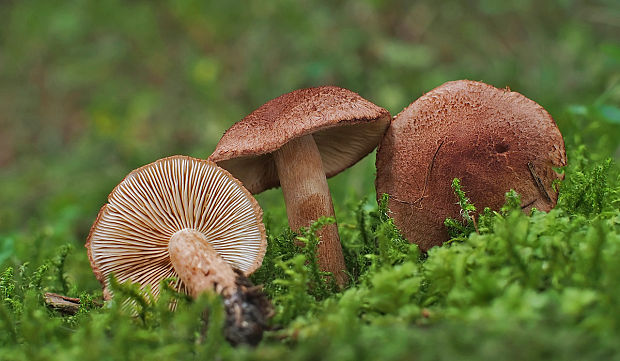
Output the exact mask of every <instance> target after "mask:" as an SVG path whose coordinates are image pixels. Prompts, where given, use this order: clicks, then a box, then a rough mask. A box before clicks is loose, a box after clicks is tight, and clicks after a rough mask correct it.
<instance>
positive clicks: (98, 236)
mask: <svg viewBox="0 0 620 361" xmlns="http://www.w3.org/2000/svg"><path fill="white" fill-rule="evenodd" d="M86 248H87V249H88V257H89V259H90V263H91V266H92V268H93V271H94V273H95V275H96V277H97V279H98V280H99V281H100V282H101V284H102V285H103V294H104V298H105V299H110V298H111V297H112V292H111V290H110V280H109V277H110V275H111V274H114V276H115V277H116V278H117V279H118V280H119V281H120V282H124V281H131V282H134V283H139V284H140V287H141V289H143V290H146V289H147V287H149V288H150V290H151V292H152V294H153V295H154V296H155V297H157V296H158V295H159V292H160V290H159V285H160V282H161V281H162V280H164V279H167V278H171V277H173V278H176V279H177V281H176V282H175V283H174V284H173V285H172V286H173V287H174V288H175V289H177V290H179V291H182V292H185V293H188V294H190V295H191V296H193V297H197V296H198V295H199V294H200V293H202V292H213V291H214V292H217V293H219V294H221V295H222V296H223V297H224V300H225V305H226V312H227V328H226V330H225V332H226V337H227V338H228V340H229V341H230V342H231V343H233V344H236V343H256V342H258V340H260V337H261V336H262V329H263V328H264V327H265V326H266V321H267V317H268V316H269V314H270V306H269V302H268V301H267V299H266V298H265V297H264V296H263V295H262V293H261V292H260V291H259V290H258V289H257V288H255V287H252V286H251V283H249V281H248V280H247V278H246V276H247V275H249V274H251V273H252V272H253V271H254V270H256V269H257V268H258V267H259V266H260V264H261V262H262V259H263V256H264V255H265V250H266V236H265V228H264V225H263V223H262V210H261V208H260V206H259V205H258V203H257V202H256V200H255V199H254V197H252V195H251V194H250V192H248V191H247V190H246V189H245V188H244V187H243V186H242V184H241V183H240V182H239V181H238V180H236V179H235V178H234V177H232V176H231V175H230V173H228V172H227V171H225V170H223V169H221V168H219V167H217V166H216V165H215V164H214V163H212V162H209V161H204V160H199V159H195V158H190V157H185V156H173V157H169V158H164V159H160V160H158V161H156V162H153V163H151V164H148V165H146V166H143V167H141V168H139V169H136V170H134V171H133V172H131V173H130V174H129V175H128V176H127V177H126V178H125V179H123V181H122V182H121V183H120V184H119V185H117V186H116V188H114V190H113V191H112V193H110V195H109V197H108V203H107V204H105V205H104V206H103V207H102V208H101V210H100V211H99V215H98V216H97V219H96V221H95V223H94V224H93V226H92V228H91V231H90V234H89V236H88V240H87V242H86Z"/></svg>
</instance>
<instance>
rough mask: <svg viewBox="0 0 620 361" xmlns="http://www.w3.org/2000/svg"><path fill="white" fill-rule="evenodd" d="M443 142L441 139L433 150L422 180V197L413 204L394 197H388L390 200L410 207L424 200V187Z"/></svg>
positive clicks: (426, 184)
mask: <svg viewBox="0 0 620 361" xmlns="http://www.w3.org/2000/svg"><path fill="white" fill-rule="evenodd" d="M444 142H445V139H443V140H442V141H441V143H439V145H438V146H437V149H436V150H435V153H434V154H433V158H432V159H431V162H430V163H429V165H428V170H427V172H426V177H425V178H424V188H422V195H421V196H420V198H418V199H416V200H414V201H413V202H407V201H403V200H401V199H398V198H396V197H390V198H392V199H394V200H395V201H396V202H399V203H405V204H409V205H411V206H413V205H415V204H416V203H420V202H422V200H423V199H424V198H426V187H427V186H428V181H429V179H430V177H431V172H432V171H433V166H434V165H435V159H436V158H437V154H438V153H439V149H441V146H442V145H443V143H444ZM418 208H419V209H422V207H421V206H420V207H418Z"/></svg>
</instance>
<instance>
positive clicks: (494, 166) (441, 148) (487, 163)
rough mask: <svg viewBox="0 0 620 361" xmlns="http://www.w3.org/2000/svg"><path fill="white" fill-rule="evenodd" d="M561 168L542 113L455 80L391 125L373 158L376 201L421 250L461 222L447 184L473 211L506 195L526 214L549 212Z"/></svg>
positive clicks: (550, 124) (525, 102) (556, 141)
mask: <svg viewBox="0 0 620 361" xmlns="http://www.w3.org/2000/svg"><path fill="white" fill-rule="evenodd" d="M564 165H566V153H565V150H564V140H563V138H562V135H561V134H560V131H559V130H558V127H557V126H556V124H555V122H554V121H553V119H552V118H551V116H550V115H549V113H547V111H545V109H543V108H542V107H541V106H540V105H538V104H536V103H535V102H534V101H532V100H530V99H528V98H526V97H524V96H523V95H521V94H519V93H516V92H511V91H509V90H504V89H497V88H495V87H493V86H490V85H487V84H484V83H480V82H474V81H468V80H460V81H453V82H448V83H445V84H443V85H442V86H440V87H438V88H436V89H434V90H432V91H430V92H428V93H426V94H425V95H423V96H422V97H420V98H419V99H418V100H416V101H415V102H413V103H412V104H411V105H409V106H408V107H407V108H405V109H404V110H403V111H402V112H401V113H400V114H398V116H396V118H395V119H394V120H393V121H392V124H391V125H390V127H389V129H388V131H387V132H386V135H385V137H384V139H383V140H382V142H381V144H380V145H379V149H378V151H377V179H376V188H377V196H378V197H380V196H381V195H382V194H384V193H387V194H389V195H390V201H389V209H390V211H391V214H390V215H391V216H392V217H393V218H394V221H395V223H396V225H397V226H398V228H399V229H400V230H401V232H402V233H403V235H404V236H405V237H406V238H407V239H408V240H409V241H410V242H413V243H416V244H418V245H419V246H420V248H421V249H422V250H427V249H429V248H431V247H432V246H435V245H440V244H442V243H443V242H444V241H446V240H447V239H448V233H447V230H446V229H445V227H444V220H445V219H446V218H448V217H451V218H456V219H459V218H460V215H459V212H460V208H459V205H458V204H457V199H456V197H455V195H454V191H453V190H452V189H451V183H452V180H453V179H454V178H460V179H461V184H462V186H463V189H464V190H465V192H466V193H467V196H468V197H469V198H470V200H471V201H472V202H473V203H474V204H475V205H476V207H477V208H478V209H479V210H482V209H483V208H484V207H490V208H492V209H496V210H497V209H498V208H500V207H501V206H502V205H503V203H504V201H505V200H504V194H505V193H506V192H507V191H509V190H510V189H514V190H516V191H517V192H518V193H519V194H520V195H521V200H522V202H523V204H522V206H523V208H524V209H530V208H532V207H536V208H537V209H539V210H543V211H549V210H550V209H551V208H553V207H554V206H555V204H556V201H557V197H558V195H557V193H556V192H555V191H554V190H553V188H552V183H553V182H554V181H555V180H556V179H561V178H563V175H560V174H558V173H557V172H555V171H554V169H553V168H554V167H561V166H564Z"/></svg>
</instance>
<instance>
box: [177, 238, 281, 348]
mask: <svg viewBox="0 0 620 361" xmlns="http://www.w3.org/2000/svg"><path fill="white" fill-rule="evenodd" d="M168 249H169V251H170V261H171V262H172V265H173V267H174V269H175V271H176V272H177V274H178V275H179V278H181V280H182V281H183V283H184V284H185V285H186V286H187V288H188V290H189V292H190V294H191V295H192V297H194V298H196V297H198V296H199V295H200V294H201V293H202V292H216V293H218V294H220V295H222V297H223V298H224V307H225V309H226V324H225V328H224V334H225V336H226V339H227V340H228V341H229V342H230V343H231V344H232V345H238V344H249V345H256V344H257V343H258V342H260V340H261V339H262V336H263V331H264V330H265V329H266V328H267V321H268V320H269V318H270V317H271V316H272V315H273V308H272V306H271V303H270V302H269V300H268V299H267V297H266V296H265V295H264V294H263V292H262V290H261V288H260V287H256V286H254V285H253V284H252V282H251V281H250V280H249V279H248V278H247V277H245V275H244V274H243V272H241V271H240V270H238V269H235V268H233V267H232V266H231V265H230V264H229V263H228V262H226V261H225V260H224V259H222V258H221V257H220V256H219V255H218V254H217V252H216V251H215V250H214V249H213V247H211V246H210V245H209V243H208V241H207V240H206V238H205V236H204V235H203V234H202V233H200V232H198V231H195V230H191V229H184V230H181V231H178V232H177V233H175V234H174V235H173V236H172V238H171V239H170V244H169V246H168Z"/></svg>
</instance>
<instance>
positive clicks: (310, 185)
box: [273, 135, 347, 285]
mask: <svg viewBox="0 0 620 361" xmlns="http://www.w3.org/2000/svg"><path fill="white" fill-rule="evenodd" d="M273 158H274V160H275V163H276V169H277V172H278V177H279V179H280V185H281V186H282V193H283V195H284V203H285V204H286V213H287V215H288V223H289V226H290V227H291V229H293V230H298V229H299V228H300V227H308V226H309V225H310V223H312V222H313V221H316V220H317V219H319V218H320V217H322V216H326V217H335V213H334V206H333V204H332V198H331V194H330V192H329V187H328V185H327V178H326V177H325V170H324V169H323V162H322V161H321V154H320V153H319V150H318V148H317V145H316V143H315V141H314V138H313V137H312V135H305V136H302V137H299V138H295V139H293V140H291V141H289V142H288V143H286V144H285V145H283V146H282V147H281V148H280V149H278V150H276V151H275V152H273ZM317 235H318V236H319V238H320V242H319V245H318V250H317V254H318V260H319V267H320V268H321V269H322V270H324V271H327V272H331V273H332V274H333V276H334V279H335V281H336V282H337V283H338V284H340V285H342V284H345V283H346V282H347V275H346V273H345V272H344V270H345V269H346V266H345V263H344V256H343V254H342V247H341V246H340V237H339V236H338V226H337V225H336V224H328V225H325V226H324V227H323V228H322V229H321V230H319V231H318V234H317Z"/></svg>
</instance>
